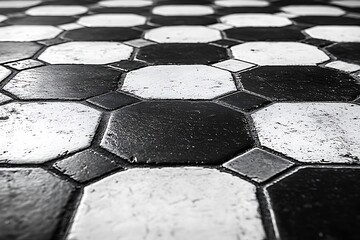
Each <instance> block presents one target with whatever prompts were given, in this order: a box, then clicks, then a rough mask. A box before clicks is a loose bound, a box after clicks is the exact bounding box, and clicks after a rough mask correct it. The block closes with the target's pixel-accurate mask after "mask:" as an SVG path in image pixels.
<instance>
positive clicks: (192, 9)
mask: <svg viewBox="0 0 360 240" xmlns="http://www.w3.org/2000/svg"><path fill="white" fill-rule="evenodd" d="M152 13H153V14H156V15H162V16H203V15H209V14H213V13H214V10H213V9H212V8H211V7H209V6H203V5H194V4H192V5H162V6H157V7H154V8H153V10H152Z"/></svg>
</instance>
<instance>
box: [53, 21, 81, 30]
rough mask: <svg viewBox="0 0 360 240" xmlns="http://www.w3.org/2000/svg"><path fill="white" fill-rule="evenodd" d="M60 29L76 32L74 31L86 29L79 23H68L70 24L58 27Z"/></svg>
mask: <svg viewBox="0 0 360 240" xmlns="http://www.w3.org/2000/svg"><path fill="white" fill-rule="evenodd" d="M58 27H59V28H61V29H64V30H67V31H69V30H74V29H79V28H84V26H81V25H79V24H77V23H68V24H63V25H59V26H58Z"/></svg>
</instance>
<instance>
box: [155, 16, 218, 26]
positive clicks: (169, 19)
mask: <svg viewBox="0 0 360 240" xmlns="http://www.w3.org/2000/svg"><path fill="white" fill-rule="evenodd" d="M149 22H150V23H154V24H158V25H161V26H171V25H211V24H214V23H217V20H216V19H215V18H211V17H203V16H201V17H199V16H185V17H183V16H166V17H165V16H153V17H151V18H150V20H149Z"/></svg>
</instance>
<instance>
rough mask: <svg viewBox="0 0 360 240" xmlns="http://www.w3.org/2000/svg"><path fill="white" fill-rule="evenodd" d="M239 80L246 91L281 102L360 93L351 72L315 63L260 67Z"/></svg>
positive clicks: (351, 96) (342, 97)
mask: <svg viewBox="0 0 360 240" xmlns="http://www.w3.org/2000/svg"><path fill="white" fill-rule="evenodd" d="M239 79H240V81H241V84H242V85H243V87H244V88H245V89H246V90H249V91H252V92H255V93H258V94H261V95H263V96H267V97H269V98H271V99H274V100H283V101H348V100H352V99H354V98H356V96H357V95H358V94H359V92H360V85H359V83H358V81H356V80H355V79H354V78H352V77H351V76H350V75H348V74H346V73H342V72H339V71H336V70H332V69H326V68H320V67H315V66H306V67H304V66H302V67H300V66H290V67H286V66H271V67H260V68H257V69H254V70H251V71H247V72H243V73H240V74H239Z"/></svg>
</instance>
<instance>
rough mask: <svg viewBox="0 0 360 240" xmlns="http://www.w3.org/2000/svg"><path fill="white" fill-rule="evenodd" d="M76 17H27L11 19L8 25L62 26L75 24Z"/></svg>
mask: <svg viewBox="0 0 360 240" xmlns="http://www.w3.org/2000/svg"><path fill="white" fill-rule="evenodd" d="M75 21H76V19H75V18H74V17H64V16H56V17H53V16H27V17H21V18H10V19H9V20H7V23H9V24H14V25H62V24H66V23H71V22H75Z"/></svg>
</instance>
